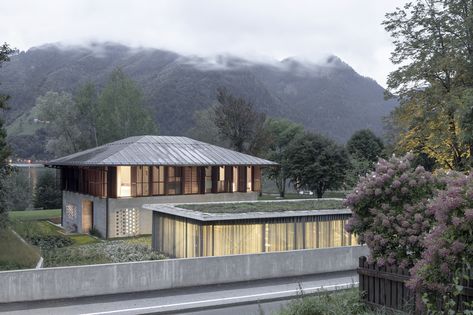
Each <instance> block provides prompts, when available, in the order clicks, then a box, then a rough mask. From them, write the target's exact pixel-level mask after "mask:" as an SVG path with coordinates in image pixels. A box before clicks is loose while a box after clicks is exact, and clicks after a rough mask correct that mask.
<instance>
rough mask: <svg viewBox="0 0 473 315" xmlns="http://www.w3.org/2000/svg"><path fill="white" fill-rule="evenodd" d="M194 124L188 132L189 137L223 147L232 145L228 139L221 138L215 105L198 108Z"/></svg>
mask: <svg viewBox="0 0 473 315" xmlns="http://www.w3.org/2000/svg"><path fill="white" fill-rule="evenodd" d="M193 120H194V126H193V127H191V128H190V129H189V130H188V131H187V134H188V135H189V137H191V138H193V139H196V140H200V141H203V142H207V143H211V144H215V145H218V146H222V147H226V148H228V147H230V145H229V144H228V141H225V140H223V139H221V138H220V134H219V129H218V128H217V126H216V125H215V106H210V107H208V108H206V109H202V110H198V111H196V112H195V113H194V117H193Z"/></svg>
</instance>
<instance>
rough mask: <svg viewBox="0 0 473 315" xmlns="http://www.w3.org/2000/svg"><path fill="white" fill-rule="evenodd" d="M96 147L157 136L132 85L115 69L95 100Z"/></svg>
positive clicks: (134, 86)
mask: <svg viewBox="0 0 473 315" xmlns="http://www.w3.org/2000/svg"><path fill="white" fill-rule="evenodd" d="M97 119H98V122H97V134H98V143H99V144H104V143H108V142H111V141H115V140H119V139H122V138H126V137H130V136H137V135H145V134H156V133H157V132H158V128H157V126H156V123H155V121H154V119H153V116H152V114H151V112H150V110H149V109H148V108H147V107H145V106H144V104H143V96H142V93H141V91H140V90H139V89H138V87H137V86H136V84H135V82H133V81H132V80H130V79H129V78H128V77H127V76H126V75H125V74H124V73H123V71H122V70H121V69H119V68H118V69H116V70H114V71H113V72H112V74H111V75H110V79H109V81H108V83H107V84H106V86H105V88H104V89H103V91H102V93H101V94H100V96H99V99H98V114H97Z"/></svg>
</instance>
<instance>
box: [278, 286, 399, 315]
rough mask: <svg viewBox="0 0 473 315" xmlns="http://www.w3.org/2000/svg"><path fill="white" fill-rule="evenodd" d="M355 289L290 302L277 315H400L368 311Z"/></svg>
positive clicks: (381, 311)
mask: <svg viewBox="0 0 473 315" xmlns="http://www.w3.org/2000/svg"><path fill="white" fill-rule="evenodd" d="M359 297H360V295H359V291H358V289H357V288H353V289H349V290H343V291H336V292H325V293H322V294H320V295H317V296H304V295H303V292H301V298H299V299H296V300H293V301H291V302H290V303H289V304H288V305H287V306H286V307H284V308H283V309H282V310H281V311H280V312H279V315H326V314H333V315H345V314H346V315H395V314H396V315H401V314H405V313H401V312H393V311H388V310H385V309H370V308H368V307H367V306H366V305H364V304H363V303H361V302H360V301H359Z"/></svg>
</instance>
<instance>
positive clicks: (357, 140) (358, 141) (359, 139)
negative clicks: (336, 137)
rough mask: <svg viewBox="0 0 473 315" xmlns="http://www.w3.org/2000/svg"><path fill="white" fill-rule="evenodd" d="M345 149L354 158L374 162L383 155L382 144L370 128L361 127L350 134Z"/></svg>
mask: <svg viewBox="0 0 473 315" xmlns="http://www.w3.org/2000/svg"><path fill="white" fill-rule="evenodd" d="M347 150H348V152H349V153H350V154H351V155H352V156H353V157H354V158H356V159H359V160H366V161H370V162H376V161H377V160H378V158H380V157H383V150H384V144H383V140H381V138H379V137H378V136H376V135H375V134H374V133H373V132H372V131H371V130H370V129H363V130H358V131H357V132H355V133H354V134H353V135H352V136H351V138H350V139H349V140H348V142H347Z"/></svg>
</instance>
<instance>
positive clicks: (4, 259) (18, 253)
mask: <svg viewBox="0 0 473 315" xmlns="http://www.w3.org/2000/svg"><path fill="white" fill-rule="evenodd" d="M0 239H1V242H0V270H11V269H24V268H34V267H35V266H36V264H37V262H38V260H39V258H40V254H39V250H38V249H37V248H36V247H33V246H31V245H29V244H25V243H23V242H22V241H21V240H20V239H19V238H18V237H17V236H16V235H15V234H14V233H13V232H12V230H11V229H8V228H7V229H4V230H2V231H0Z"/></svg>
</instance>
